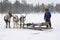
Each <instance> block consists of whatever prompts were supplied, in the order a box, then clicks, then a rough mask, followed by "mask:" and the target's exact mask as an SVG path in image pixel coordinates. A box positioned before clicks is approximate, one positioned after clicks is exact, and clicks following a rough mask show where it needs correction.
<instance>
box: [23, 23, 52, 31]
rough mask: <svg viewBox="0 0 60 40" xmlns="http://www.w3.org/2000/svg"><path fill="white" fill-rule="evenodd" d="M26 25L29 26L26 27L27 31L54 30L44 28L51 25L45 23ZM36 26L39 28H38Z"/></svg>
mask: <svg viewBox="0 0 60 40" xmlns="http://www.w3.org/2000/svg"><path fill="white" fill-rule="evenodd" d="M24 25H26V26H27V27H25V28H26V29H33V30H42V29H53V28H46V27H42V26H46V25H48V26H49V24H48V23H45V22H42V23H27V24H24ZM29 26H30V27H29ZM36 26H39V27H36Z"/></svg>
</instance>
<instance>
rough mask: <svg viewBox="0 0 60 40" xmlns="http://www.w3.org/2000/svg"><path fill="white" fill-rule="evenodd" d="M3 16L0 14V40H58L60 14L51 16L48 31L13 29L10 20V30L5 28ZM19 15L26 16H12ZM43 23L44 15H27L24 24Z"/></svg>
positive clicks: (59, 38)
mask: <svg viewBox="0 0 60 40" xmlns="http://www.w3.org/2000/svg"><path fill="white" fill-rule="evenodd" d="M4 15H5V14H0V40H60V23H59V22H60V19H59V17H60V14H52V18H51V21H52V27H53V29H49V30H44V31H40V30H30V29H13V21H12V19H11V27H12V28H11V29H9V28H8V29H6V28H5V22H4ZM14 15H18V16H19V17H20V16H21V15H26V14H14ZM29 22H30V23H41V22H44V14H27V16H26V22H25V23H29Z"/></svg>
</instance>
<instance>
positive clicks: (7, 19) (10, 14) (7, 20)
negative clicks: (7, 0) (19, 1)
mask: <svg viewBox="0 0 60 40" xmlns="http://www.w3.org/2000/svg"><path fill="white" fill-rule="evenodd" d="M12 16H13V15H12V13H10V12H9V13H8V14H7V15H5V16H4V21H5V23H6V28H7V26H8V24H9V28H10V20H11V17H12Z"/></svg>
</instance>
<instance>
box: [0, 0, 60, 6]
mask: <svg viewBox="0 0 60 40" xmlns="http://www.w3.org/2000/svg"><path fill="white" fill-rule="evenodd" d="M0 1H1V0H0ZM9 1H10V2H12V3H14V2H15V1H16V0H9ZM18 1H20V2H21V0H18ZM26 2H27V3H29V4H33V5H35V4H38V3H39V4H41V3H44V4H51V3H54V4H56V3H60V0H26Z"/></svg>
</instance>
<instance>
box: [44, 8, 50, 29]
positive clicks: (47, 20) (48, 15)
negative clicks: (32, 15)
mask: <svg viewBox="0 0 60 40" xmlns="http://www.w3.org/2000/svg"><path fill="white" fill-rule="evenodd" d="M44 20H45V22H47V23H48V24H49V26H48V25H47V27H46V28H51V13H50V12H49V9H48V8H46V9H45V15H44Z"/></svg>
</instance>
